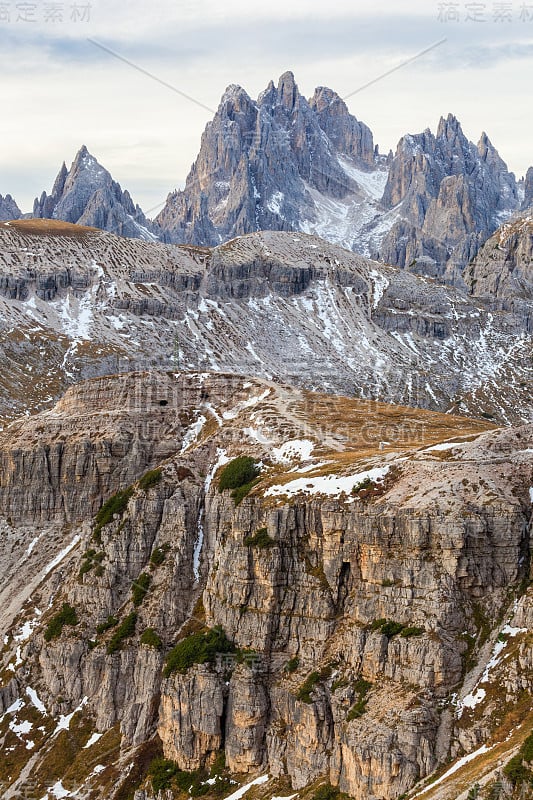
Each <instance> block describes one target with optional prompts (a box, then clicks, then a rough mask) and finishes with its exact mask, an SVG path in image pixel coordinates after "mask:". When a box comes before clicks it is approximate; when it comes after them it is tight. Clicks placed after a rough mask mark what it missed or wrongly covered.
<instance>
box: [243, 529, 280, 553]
mask: <svg viewBox="0 0 533 800" xmlns="http://www.w3.org/2000/svg"><path fill="white" fill-rule="evenodd" d="M244 544H245V545H246V547H259V548H260V549H264V548H267V547H273V546H274V545H275V544H276V541H275V539H273V538H272V537H271V536H269V535H268V530H267V528H259V529H258V530H257V531H256V532H255V533H253V534H252V533H250V534H249V535H248V536H246V537H245V539H244Z"/></svg>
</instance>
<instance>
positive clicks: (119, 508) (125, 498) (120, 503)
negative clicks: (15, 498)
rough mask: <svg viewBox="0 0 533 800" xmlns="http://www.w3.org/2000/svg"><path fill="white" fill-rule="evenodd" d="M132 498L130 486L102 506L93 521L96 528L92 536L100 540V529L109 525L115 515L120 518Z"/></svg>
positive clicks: (131, 487)
mask: <svg viewBox="0 0 533 800" xmlns="http://www.w3.org/2000/svg"><path fill="white" fill-rule="evenodd" d="M132 496H133V486H130V487H128V489H124V490H123V491H121V492H117V493H116V494H114V495H113V496H112V497H110V498H109V500H107V501H106V502H105V503H104V504H103V506H102V508H101V509H100V511H99V512H98V514H97V515H96V520H95V521H96V526H95V529H94V536H95V537H96V539H97V540H99V539H100V533H101V531H102V528H104V527H105V526H106V525H109V523H110V522H113V517H114V516H115V514H118V515H119V516H122V514H123V513H124V511H125V510H126V507H127V505H128V503H129V501H130V500H131V498H132Z"/></svg>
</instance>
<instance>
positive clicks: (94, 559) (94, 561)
mask: <svg viewBox="0 0 533 800" xmlns="http://www.w3.org/2000/svg"><path fill="white" fill-rule="evenodd" d="M104 559H105V553H97V552H96V550H87V552H86V553H84V555H83V563H82V565H81V567H80V572H79V576H80V578H83V576H84V575H86V574H87V573H88V572H90V571H91V570H92V569H93V568H94V567H98V566H100V565H101V563H102V561H103V560H104ZM102 571H103V570H102ZM98 572H100V570H99V571H98Z"/></svg>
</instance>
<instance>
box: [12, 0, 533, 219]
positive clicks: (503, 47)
mask: <svg viewBox="0 0 533 800" xmlns="http://www.w3.org/2000/svg"><path fill="white" fill-rule="evenodd" d="M72 16H74V18H75V19H71V17H72ZM20 17H26V19H21V18H20ZM61 17H62V19H61ZM87 17H89V19H87ZM467 17H477V19H467ZM52 18H55V21H52ZM444 38H445V39H446V41H445V42H444V43H443V44H440V45H439V46H438V47H435V48H434V49H432V50H431V51H430V52H429V53H426V54H425V55H423V56H421V57H420V58H418V59H416V60H414V61H413V62H412V63H410V64H409V65H407V66H405V67H403V68H402V69H400V70H397V71H395V72H394V73H393V74H391V75H389V76H388V77H384V78H383V79H382V80H380V81H378V82H376V83H374V84H373V85H372V86H370V87H368V88H367V89H364V90H363V91H360V92H357V93H356V94H353V95H352V96H351V97H350V98H349V99H348V100H347V103H348V106H349V108H350V111H351V112H352V113H353V114H355V116H356V117H358V119H361V120H363V121H364V122H365V123H366V124H367V125H369V126H370V128H371V129H372V131H373V133H374V139H375V141H376V142H377V143H378V144H379V145H380V149H381V150H382V151H385V152H386V151H388V150H389V148H393V149H394V148H395V147H396V144H397V142H398V140H399V138H400V137H401V136H402V134H404V133H408V132H409V133H417V132H419V131H421V130H424V129H425V128H427V127H430V128H431V129H432V130H435V129H436V126H437V123H438V120H439V117H440V116H441V115H446V114H447V113H448V112H452V113H454V114H455V115H456V116H457V117H458V118H459V119H460V121H461V122H462V125H463V129H464V130H465V133H466V134H467V136H468V137H469V138H471V139H473V140H474V141H476V142H477V140H478V138H479V135H480V134H481V132H482V131H483V130H485V131H486V132H487V133H488V135H489V137H490V138H491V140H492V141H493V143H494V144H495V146H496V147H497V148H498V150H499V151H500V154H501V155H502V157H503V158H504V159H505V160H506V161H507V163H508V165H509V167H510V168H511V169H512V170H513V171H515V173H516V174H517V176H518V177H520V176H521V175H522V174H524V173H525V171H526V169H527V167H528V166H529V165H531V164H533V147H532V146H531V130H532V129H533V103H532V98H531V93H532V86H533V80H532V79H533V0H526V2H525V3H524V2H523V0H513V1H512V2H492V0H490V2H485V3H483V2H479V3H478V2H471V1H470V2H469V0H466V1H465V2H457V3H444V2H433V0H402V2H401V3H398V4H395V3H391V2H390V0H368V2H360V1H359V0H333V2H329V3H326V2H323V0H321V2H316V0H291V1H290V2H287V0H268V2H263V3H253V2H248V3H246V4H244V3H241V2H238V0H224V2H215V0H194V1H193V0H178V2H175V0H155V3H148V2H142V0H127V2H119V0H105V2H104V0H93V2H92V3H91V8H90V11H88V10H87V7H86V6H85V4H84V2H83V0H79V2H78V3H77V4H75V3H73V2H72V1H71V0H70V1H68V2H55V3H52V2H45V1H44V0H36V1H35V2H33V3H32V2H21V1H20V0H11V2H9V1H8V2H0V70H1V72H0V74H1V78H0V102H1V109H2V112H1V122H0V131H1V137H0V194H4V195H5V194H6V193H11V194H12V195H13V196H14V197H15V199H16V200H17V202H18V203H19V205H20V207H21V208H22V210H23V211H30V210H31V207H32V202H33V198H34V197H35V196H36V195H37V194H40V192H42V191H43V190H44V189H45V190H46V191H50V189H51V186H52V183H53V180H54V178H55V176H56V174H57V172H58V170H59V167H60V166H61V163H62V161H63V160H65V161H66V162H67V165H70V163H71V162H72V160H73V158H74V156H75V154H76V152H77V150H78V149H79V147H80V146H81V145H82V144H86V145H87V147H88V148H89V150H90V151H91V152H92V153H93V155H95V156H96V157H97V158H98V160H99V161H100V163H101V164H103V165H104V166H105V167H106V168H107V169H109V170H110V172H111V173H112V174H113V177H114V178H115V179H116V180H118V181H119V182H120V183H121V184H122V187H123V188H127V189H129V190H130V192H131V193H132V195H133V198H134V200H135V201H136V202H138V203H139V204H140V205H141V206H142V207H143V208H144V210H145V211H146V212H150V213H149V216H154V215H155V214H156V213H157V211H158V210H159V207H157V208H155V207H156V206H157V204H159V205H162V203H163V202H164V199H165V197H166V195H167V193H168V192H169V191H170V190H172V189H173V188H175V187H179V186H181V185H183V182H184V180H185V177H186V175H187V172H188V170H189V168H190V165H191V164H192V162H193V161H194V159H195V157H196V155H197V152H198V149H199V144H200V137H201V134H202V131H203V129H204V126H205V124H206V123H207V122H208V120H209V119H210V118H211V116H212V114H211V112H210V111H208V110H207V109H205V108H202V107H201V105H196V104H195V103H193V102H191V101H190V100H187V99H185V98H184V97H182V96H180V95H179V94H177V93H176V92H173V91H171V90H170V89H168V88H166V87H165V86H163V85H161V84H159V83H157V82H155V81H154V80H151V79H150V78H149V77H147V76H145V75H143V74H141V73H140V72H139V71H137V70H135V69H134V68H132V67H131V66H129V65H127V64H125V63H124V62H122V61H120V60H119V59H118V58H115V57H113V56H111V55H109V54H108V53H106V52H104V51H103V50H102V49H100V48H98V47H97V46H96V45H95V44H94V43H91V42H90V41H89V39H93V40H95V41H96V42H99V43H101V44H103V45H104V46H106V47H108V48H110V49H112V50H113V51H115V52H116V53H118V54H120V55H122V56H123V57H124V58H126V59H128V60H130V61H132V62H134V63H135V64H137V65H138V66H139V67H141V68H143V69H145V70H147V71H149V72H152V73H154V74H155V75H157V76H158V77H159V78H160V79H161V80H162V81H164V82H166V83H168V84H171V85H172V86H174V87H175V88H176V89H178V90H180V91H181V92H183V93H185V94H187V95H189V96H190V97H192V98H194V99H196V100H197V101H198V102H199V103H200V104H203V105H205V106H207V107H208V108H212V109H216V107H217V105H218V102H219V99H220V96H221V95H222V93H223V91H224V89H225V87H226V86H227V85H228V84H230V83H238V84H240V85H242V86H244V88H245V89H246V90H247V91H248V93H249V94H250V95H251V96H252V97H256V96H257V95H258V94H259V92H260V91H262V89H264V88H265V87H266V85H267V84H268V81H269V80H270V79H271V78H272V79H274V80H277V78H278V77H279V75H280V74H281V73H283V72H284V71H286V70H288V69H290V70H292V71H293V72H294V74H295V77H296V80H297V82H298V84H299V87H300V90H301V91H302V92H303V93H304V94H305V95H306V96H310V95H311V94H312V92H313V90H314V88H315V87H316V86H329V87H330V88H332V89H334V90H335V91H337V92H338V93H339V94H340V95H341V96H343V97H344V96H346V95H349V94H351V93H352V92H354V91H355V90H357V89H358V88H360V87H362V86H363V85H365V84H366V83H368V82H370V81H373V80H374V79H375V78H378V77H379V76H380V75H383V74H384V73H386V72H388V71H389V70H391V69H393V68H394V67H396V66H397V65H399V64H401V63H402V62H404V61H406V60H408V59H410V58H412V57H413V56H415V55H417V54H418V53H420V52H421V51H423V50H426V49H427V48H429V47H431V46H432V45H434V44H436V43H437V42H439V41H440V40H442V39H444Z"/></svg>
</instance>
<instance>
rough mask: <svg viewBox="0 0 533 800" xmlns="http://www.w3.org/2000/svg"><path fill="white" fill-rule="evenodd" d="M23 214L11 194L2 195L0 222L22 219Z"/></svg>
mask: <svg viewBox="0 0 533 800" xmlns="http://www.w3.org/2000/svg"><path fill="white" fill-rule="evenodd" d="M21 216H22V212H21V210H20V208H19V207H18V206H17V204H16V203H15V201H14V200H13V198H12V197H11V195H10V194H6V196H5V197H2V195H1V194H0V222H2V221H4V220H10V219H20V217H21Z"/></svg>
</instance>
